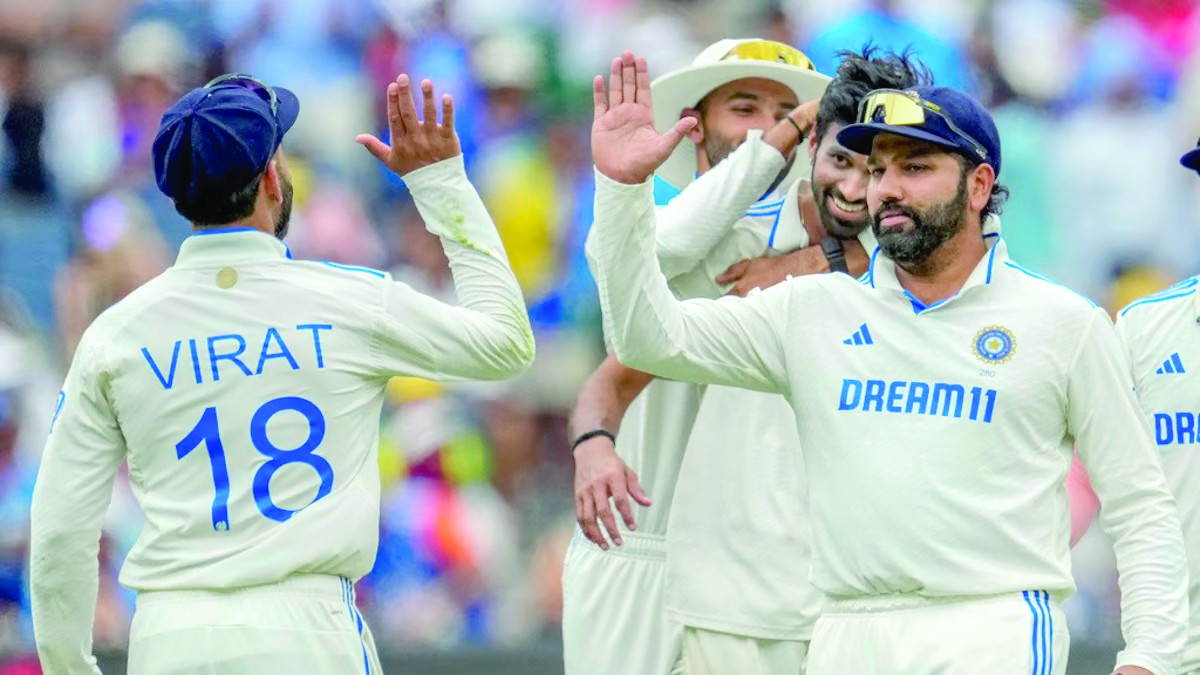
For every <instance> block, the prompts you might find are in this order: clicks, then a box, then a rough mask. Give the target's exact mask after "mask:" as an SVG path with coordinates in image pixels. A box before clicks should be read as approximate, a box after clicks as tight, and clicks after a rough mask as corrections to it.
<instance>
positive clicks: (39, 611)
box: [29, 482, 100, 674]
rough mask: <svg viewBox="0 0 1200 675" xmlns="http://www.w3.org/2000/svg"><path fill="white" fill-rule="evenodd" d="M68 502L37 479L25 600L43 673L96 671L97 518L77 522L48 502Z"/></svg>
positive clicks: (98, 526) (32, 510) (98, 546)
mask: <svg viewBox="0 0 1200 675" xmlns="http://www.w3.org/2000/svg"><path fill="white" fill-rule="evenodd" d="M51 501H62V502H66V503H70V497H69V496H68V495H63V494H59V495H57V496H49V495H47V494H46V490H45V489H44V487H43V484H42V483H41V482H39V485H38V489H36V490H35V491H34V498H33V505H32V507H31V514H30V521H31V534H30V555H29V557H30V570H29V587H30V601H31V604H32V609H33V632H34V639H35V641H36V643H37V651H38V658H39V660H40V661H41V665H42V669H43V670H44V671H45V672H46V673H56V674H57V673H68V674H75V673H99V672H100V670H99V668H98V667H97V666H96V659H95V657H93V656H92V622H93V617H94V616H95V613H96V594H97V587H98V575H99V552H100V524H99V520H98V519H96V520H95V521H94V522H91V519H89V522H86V523H81V522H80V521H79V519H78V518H77V517H74V515H73V514H71V513H69V512H67V511H66V510H64V509H61V508H58V509H56V508H53V507H52V506H51V505H50V503H49V502H51Z"/></svg>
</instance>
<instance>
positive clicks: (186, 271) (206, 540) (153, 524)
mask: <svg viewBox="0 0 1200 675" xmlns="http://www.w3.org/2000/svg"><path fill="white" fill-rule="evenodd" d="M405 179H406V183H407V184H408V186H409V188H410V189H411V191H412V193H413V196H414V198H415V200H416V203H417V207H418V209H419V210H420V211H421V213H422V215H423V216H424V218H425V220H426V224H427V227H428V228H429V230H430V231H431V232H433V233H435V234H437V235H439V236H441V237H442V239H443V246H444V248H445V249H446V253H447V255H448V257H449V259H450V265H451V269H452V272H453V276H454V282H455V286H456V289H457V291H458V297H459V298H460V300H461V302H462V307H452V306H449V305H445V304H443V303H440V302H437V301H435V300H433V299H431V298H429V297H427V296H423V295H420V294H419V293H417V292H416V291H414V290H412V289H411V288H410V287H409V286H407V285H404V284H400V283H394V282H393V281H392V280H391V279H390V278H389V277H388V275H386V274H384V273H382V272H375V271H373V270H365V269H360V268H346V267H342V266H334V265H328V264H322V263H316V262H301V261H293V260H290V259H288V258H287V257H286V254H287V250H286V248H285V247H284V245H283V244H282V243H280V242H279V241H278V240H276V239H274V238H273V237H270V236H268V235H266V234H263V233H261V232H257V231H229V232H218V233H212V234H203V235H194V236H192V237H190V238H189V239H188V240H187V241H186V242H185V243H184V244H183V246H182V248H181V250H180V253H179V258H178V260H177V262H176V264H175V266H174V267H172V268H170V269H168V270H167V271H166V272H164V273H163V274H162V275H160V276H159V277H157V278H156V279H154V280H152V281H150V282H149V283H147V284H146V285H144V286H143V287H142V288H140V289H138V290H137V291H136V292H134V293H133V294H131V295H130V296H129V297H127V298H126V299H125V300H123V301H122V302H120V303H118V304H117V305H115V306H113V307H111V308H110V309H109V310H108V311H106V312H105V313H104V314H102V315H101V316H100V317H99V318H98V319H97V320H96V321H95V322H94V323H93V324H92V326H91V327H89V328H88V330H87V332H86V333H85V334H84V336H83V338H82V340H81V342H80V345H79V348H78V350H77V351H76V354H75V358H74V361H73V363H72V365H71V369H70V372H69V373H68V375H67V381H66V384H65V385H64V390H63V394H62V395H61V396H60V405H59V414H58V415H57V416H56V421H55V423H54V425H53V428H52V433H51V435H50V437H49V440H48V441H47V444H46V448H45V452H44V455H43V458H42V464H41V469H40V471H39V473H38V480H37V486H36V488H35V490H34V496H33V504H32V507H31V508H32V534H31V557H32V570H31V588H32V601H33V619H34V629H35V634H36V638H37V643H38V649H39V654H40V656H41V658H42V665H43V667H44V668H47V669H48V670H49V671H51V672H63V673H67V672H70V673H76V672H94V669H95V665H94V660H93V659H92V657H91V637H90V636H91V626H92V614H93V612H94V607H95V600H96V583H97V582H96V579H97V548H98V546H97V544H98V538H99V532H100V521H101V517H102V516H103V513H104V510H105V506H106V505H107V503H108V501H109V498H110V495H111V493H112V486H113V480H114V477H115V475H116V472H117V468H118V467H119V466H120V464H121V462H122V461H128V465H129V480H130V485H131V487H132V489H133V492H134V495H135V496H136V498H137V500H138V502H139V504H140V506H141V508H142V511H143V512H144V514H145V524H144V527H143V529H142V532H141V535H140V536H139V538H138V540H137V542H136V543H135V545H134V547H133V549H132V551H131V552H130V554H129V556H128V558H127V559H126V561H125V564H124V566H123V568H122V570H121V582H122V583H123V584H125V585H126V586H129V587H131V588H134V589H137V590H143V591H144V590H170V589H180V588H205V589H227V588H242V587H246V586H254V585H258V584H267V583H273V582H277V581H279V580H281V579H283V578H285V577H287V576H289V575H291V574H294V573H320V574H329V575H334V576H340V577H348V578H350V579H358V578H359V577H361V576H363V575H364V574H366V573H367V571H369V570H370V569H371V566H372V564H373V563H374V559H375V551H376V547H377V544H378V527H379V467H378V460H377V452H378V445H379V414H380V409H381V406H382V404H383V397H384V389H385V386H386V383H387V381H388V378H390V377H391V376H393V375H409V376H419V377H429V378H436V379H461V378H473V379H500V378H504V377H510V376H513V375H515V374H517V373H519V372H521V371H522V370H524V369H525V368H526V367H527V366H528V365H529V363H530V362H531V361H532V359H533V351H534V346H533V334H532V332H531V330H530V327H529V322H528V317H527V315H526V313H525V307H524V301H523V299H522V296H521V291H520V289H519V287H518V286H517V283H516V279H515V277H514V276H513V274H512V270H511V268H510V267H509V264H508V261H507V259H506V257H505V254H504V250H503V248H502V246H501V244H500V239H499V236H498V235H497V234H496V230H495V226H494V225H493V223H492V221H491V218H490V217H489V216H488V214H487V212H486V211H485V209H484V207H483V204H482V202H481V201H480V200H479V197H478V195H477V194H476V193H475V191H474V189H473V188H472V187H471V185H470V183H469V182H467V178H466V174H465V172H464V169H463V164H462V160H461V157H460V158H455V159H450V160H446V161H444V162H439V163H438V164H435V165H433V166H429V167H426V168H423V169H420V170H418V171H414V172H412V173H410V174H408V175H407V176H406V177H405ZM201 446H203V447H201ZM219 485H223V486H227V494H222V492H221V491H220V490H219V489H218V486H219Z"/></svg>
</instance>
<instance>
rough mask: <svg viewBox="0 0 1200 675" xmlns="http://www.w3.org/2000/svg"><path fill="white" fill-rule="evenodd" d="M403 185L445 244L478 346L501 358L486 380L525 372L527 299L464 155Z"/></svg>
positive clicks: (529, 349)
mask: <svg viewBox="0 0 1200 675" xmlns="http://www.w3.org/2000/svg"><path fill="white" fill-rule="evenodd" d="M404 181H405V183H406V184H407V185H408V187H409V189H410V190H411V191H412V195H413V199H414V201H415V202H416V205H417V209H418V210H419V211H420V213H421V215H422V217H423V218H424V219H425V224H426V228H427V229H428V230H429V231H430V232H432V233H433V234H436V235H437V236H438V237H440V238H441V240H442V246H443V248H444V249H445V252H446V256H447V258H449V261H450V271H451V275H452V276H453V279H454V288H455V291H456V292H457V295H458V299H459V302H460V303H461V307H462V308H463V309H465V310H468V311H469V312H471V313H473V314H474V316H464V317H463V320H464V321H465V322H466V323H467V324H469V325H468V326H467V330H469V331H471V332H472V333H473V334H474V339H473V342H474V344H475V345H476V346H477V347H478V348H479V349H482V350H484V351H486V352H489V355H490V356H491V357H492V358H493V359H498V361H497V362H496V366H497V370H496V372H494V373H491V374H490V375H489V377H488V379H493V376H494V377H505V376H511V375H513V374H516V373H518V372H520V371H522V370H524V369H525V368H526V367H528V365H529V364H530V363H532V361H533V357H534V342H533V331H532V329H531V327H530V325H529V315H528V313H527V312H526V309H525V301H524V297H523V296H522V293H521V288H520V286H519V284H518V283H517V279H516V276H515V275H514V274H513V271H512V266H511V265H510V264H509V261H508V258H507V256H506V255H505V252H504V246H503V244H501V242H500V235H499V233H498V232H497V231H496V227H495V224H494V223H493V222H492V218H491V216H490V215H489V214H488V212H487V209H486V208H485V207H484V205H483V201H482V200H481V199H480V198H479V194H478V193H477V192H476V191H475V188H474V187H473V186H472V185H471V183H470V182H469V181H468V180H467V176H466V172H465V170H464V168H463V163H462V156H461V155H459V156H456V157H452V158H450V159H447V160H443V161H441V162H438V163H437V164H433V165H430V166H428V167H424V168H422V169H418V170H416V171H413V172H411V173H408V174H406V175H405V176H404ZM493 352H494V353H493Z"/></svg>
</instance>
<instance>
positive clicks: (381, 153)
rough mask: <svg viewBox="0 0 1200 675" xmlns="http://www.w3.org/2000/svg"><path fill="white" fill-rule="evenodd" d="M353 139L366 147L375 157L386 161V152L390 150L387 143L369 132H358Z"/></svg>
mask: <svg viewBox="0 0 1200 675" xmlns="http://www.w3.org/2000/svg"><path fill="white" fill-rule="evenodd" d="M354 141H355V142H356V143H358V144H359V145H361V146H363V147H364V148H366V149H367V152H369V153H371V154H372V155H374V156H375V159H378V160H379V161H381V162H385V163H386V162H387V158H388V153H390V152H391V148H389V147H388V145H387V143H384V142H383V141H381V140H379V139H378V138H375V137H374V136H372V135H371V134H359V135H357V136H355V137H354Z"/></svg>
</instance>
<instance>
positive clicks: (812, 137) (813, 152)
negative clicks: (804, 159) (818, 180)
mask: <svg viewBox="0 0 1200 675" xmlns="http://www.w3.org/2000/svg"><path fill="white" fill-rule="evenodd" d="M820 145H821V142H820V140H818V139H817V129H816V127H814V128H813V129H812V130H811V131H809V132H808V162H809V164H815V163H816V161H817V148H818V147H820Z"/></svg>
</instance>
